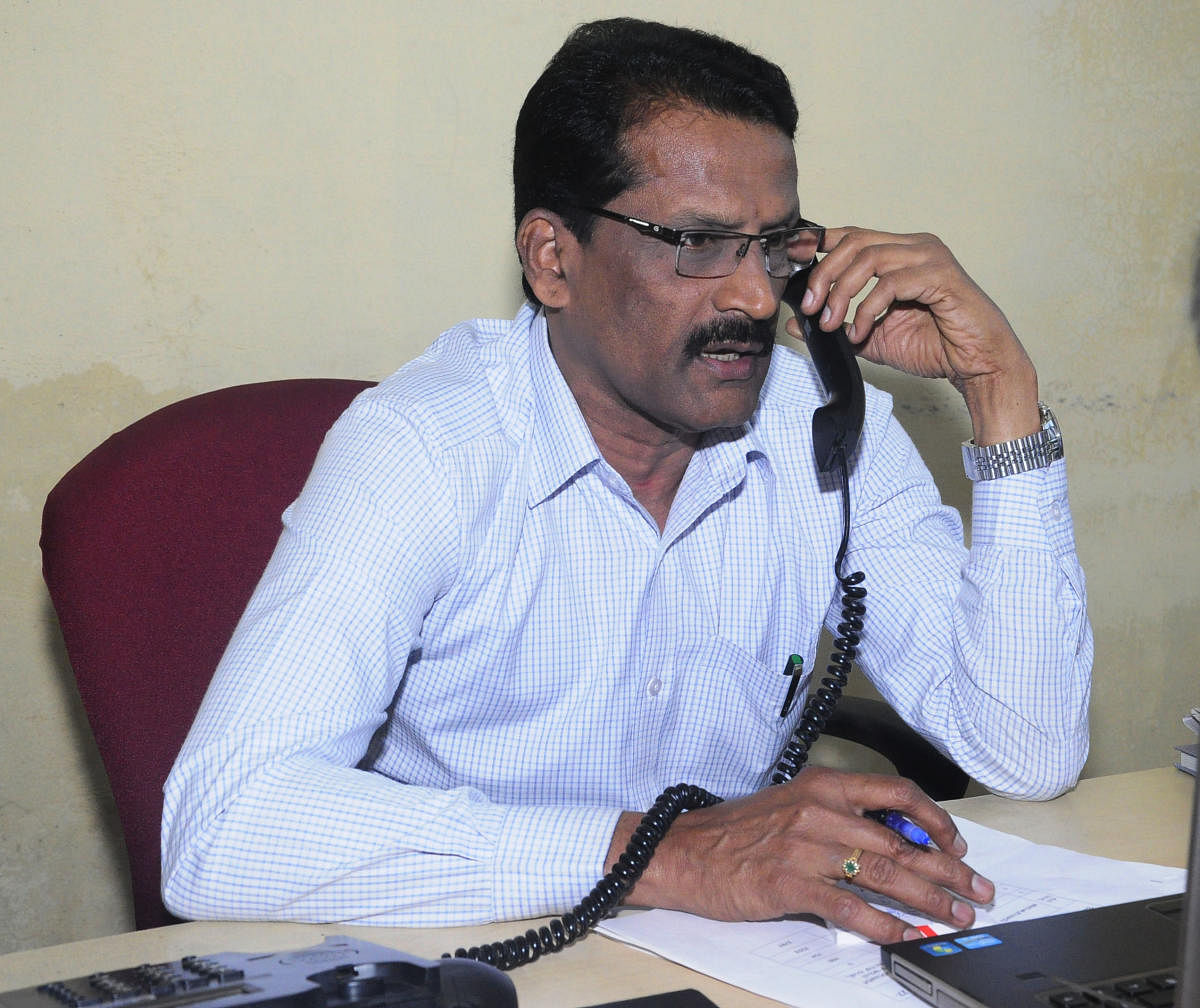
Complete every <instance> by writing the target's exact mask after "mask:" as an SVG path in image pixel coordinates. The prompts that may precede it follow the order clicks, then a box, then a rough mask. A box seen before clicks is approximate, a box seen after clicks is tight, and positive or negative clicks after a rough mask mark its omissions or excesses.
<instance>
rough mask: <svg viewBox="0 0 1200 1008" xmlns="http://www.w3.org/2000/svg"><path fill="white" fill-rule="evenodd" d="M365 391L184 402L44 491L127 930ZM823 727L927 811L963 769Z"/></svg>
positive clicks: (45, 544) (47, 547)
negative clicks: (199, 724) (255, 604)
mask: <svg viewBox="0 0 1200 1008" xmlns="http://www.w3.org/2000/svg"><path fill="white" fill-rule="evenodd" d="M369 384H370V383H369V382H363V381H349V380H339V379H320V378H313V379H295V380H291V381H275V382H264V383H262V384H256V385H240V386H236V387H234V388H227V389H221V390H219V391H216V392H209V393H206V394H204V395H198V396H195V397H193V398H191V399H184V400H183V401H182V402H177V403H175V404H173V405H171V406H167V407H164V408H163V409H161V410H158V411H157V412H156V413H152V414H150V415H149V416H147V417H145V418H144V419H142V420H139V421H137V422H136V423H134V424H132V425H131V426H129V427H127V428H126V429H125V430H123V431H121V432H120V433H118V434H114V435H113V436H112V437H111V438H109V439H108V440H107V441H105V442H104V443H103V444H102V445H100V447H98V448H96V449H95V450H94V451H93V452H92V453H91V454H89V455H88V456H87V457H86V458H84V459H83V461H82V462H80V463H79V464H78V465H76V466H75V468H73V469H72V470H71V471H70V472H69V473H67V475H66V476H64V477H63V478H62V480H60V481H59V483H58V485H57V486H55V488H54V489H53V490H52V491H51V492H50V495H49V497H48V498H47V500H46V507H45V511H44V513H43V516H42V569H43V574H44V576H45V579H46V584H47V586H48V587H49V589H50V598H51V600H52V601H53V603H54V608H55V609H56V610H57V612H58V620H59V624H60V626H61V627H62V633H63V639H64V641H65V642H66V647H67V655H68V657H69V658H70V660H71V666H72V668H73V669H74V671H75V679H76V682H77V683H78V685H79V693H80V696H81V697H82V699H83V705H84V709H85V710H86V712H87V716H88V720H89V722H90V723H91V727H92V733H93V735H94V736H95V739H96V746H97V748H98V749H99V751H100V756H101V759H102V760H103V761H104V766H105V769H106V770H107V771H108V777H109V782H110V783H111V785H112V792H113V797H114V799H115V801H116V806H117V814H118V816H119V817H120V820H121V826H122V828H123V830H124V833H125V846H126V849H127V851H128V855H129V869H130V876H131V878H132V882H133V904H134V917H135V920H136V923H137V926H138V927H139V928H148V927H157V926H159V925H162V924H169V923H172V922H173V921H174V918H173V917H172V916H171V915H170V914H169V913H168V912H167V910H166V908H165V907H164V906H163V905H162V900H161V898H160V895H159V888H160V881H161V868H160V853H159V830H160V821H161V818H162V786H163V782H164V781H165V780H166V778H167V774H168V772H169V771H170V769H171V765H172V764H173V763H174V761H175V757H176V755H177V754H178V752H179V749H180V747H181V746H182V745H183V740H184V737H185V736H186V735H187V731H188V728H189V727H190V726H191V723H192V719H193V717H194V716H195V714H196V711H197V709H198V708H199V706H200V701H201V699H202V698H203V696H204V691H205V689H206V688H207V686H208V683H209V679H210V678H211V677H212V673H213V671H214V670H215V669H216V666H217V662H218V661H219V660H220V657H221V654H222V652H223V651H224V649H225V645H226V644H227V643H228V642H229V638H230V636H231V635H232V633H233V628H234V626H235V625H236V623H237V621H238V618H239V617H240V616H241V613H242V610H243V609H244V608H245V606H246V603H247V602H248V601H249V599H250V594H251V592H252V591H253V590H254V586H255V585H256V584H257V583H258V580H259V577H260V576H261V575H262V571H263V568H264V567H266V564H267V560H268V559H269V558H270V555H271V552H272V550H273V549H274V547H275V542H276V540H277V539H278V538H279V532H280V522H279V517H280V514H281V513H282V512H283V509H284V508H285V507H286V506H287V505H288V504H289V503H291V501H292V500H293V499H294V498H295V497H296V495H297V494H298V493H299V491H300V488H301V486H302V485H303V484H304V480H305V478H306V476H307V475H308V472H309V469H310V468H311V466H312V462H313V457H314V456H315V455H316V452H317V448H318V447H319V446H320V444H321V440H322V438H323V437H324V435H325V432H326V430H328V428H329V427H330V425H331V424H332V423H333V421H334V420H335V419H336V418H337V417H338V415H339V414H340V413H341V412H342V410H343V409H345V407H346V406H347V405H348V404H349V402H350V400H351V399H352V398H353V397H354V396H355V395H357V394H358V393H359V392H360V391H361V390H362V389H364V388H367V387H368V386H369ZM826 734H829V735H834V736H837V737H839V738H845V739H849V740H851V741H854V742H857V743H859V744H861V745H865V746H867V747H868V748H871V749H873V750H875V751H877V752H879V753H881V754H882V755H883V756H884V757H886V758H887V759H888V760H890V761H891V762H892V764H893V765H894V766H896V768H897V770H898V772H899V773H901V774H902V775H904V776H907V777H912V778H913V779H914V780H916V781H917V783H918V784H920V785H921V786H922V787H923V788H924V789H925V790H926V791H927V792H928V793H929V794H930V795H932V796H933V797H934V798H937V799H939V800H941V799H945V798H961V797H962V795H963V792H964V791H965V789H966V785H967V776H966V774H964V773H963V772H962V770H960V769H959V768H958V767H957V766H955V765H954V764H953V763H951V762H950V761H949V760H947V759H946V758H945V757H944V756H942V755H941V754H940V753H939V752H937V750H935V749H934V748H933V747H932V746H931V745H929V743H928V742H926V741H925V740H924V739H922V738H921V737H920V736H919V735H917V734H916V732H914V731H913V730H912V729H911V728H909V727H908V726H907V725H906V724H904V722H902V721H901V720H900V718H899V716H898V715H897V714H896V713H895V712H894V711H893V710H892V709H891V708H890V707H888V706H887V705H886V704H884V703H882V702H881V701H878V700H867V699H863V698H860V697H854V696H847V697H843V698H842V701H841V702H840V704H839V705H838V708H837V710H836V711H835V713H834V715H833V717H832V718H831V719H830V722H829V724H828V726H827V727H826Z"/></svg>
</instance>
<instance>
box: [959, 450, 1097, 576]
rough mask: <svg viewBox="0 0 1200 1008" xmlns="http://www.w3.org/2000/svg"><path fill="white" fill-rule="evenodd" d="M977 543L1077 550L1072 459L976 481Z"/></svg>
mask: <svg viewBox="0 0 1200 1008" xmlns="http://www.w3.org/2000/svg"><path fill="white" fill-rule="evenodd" d="M971 545H972V548H975V547H979V546H993V545H995V546H1008V547H1013V546H1015V547H1018V548H1022V549H1040V550H1045V549H1050V550H1052V551H1053V552H1054V553H1055V554H1057V555H1060V556H1061V555H1062V554H1064V553H1071V552H1074V549H1075V530H1074V526H1073V524H1072V521H1071V509H1070V505H1069V503H1068V500H1067V465H1066V462H1064V461H1063V460H1062V459H1059V460H1058V461H1056V462H1052V463H1051V464H1050V465H1049V466H1047V467H1046V468H1044V469H1034V470H1032V471H1030V472H1024V473H1017V474H1015V475H1013V476H1003V477H1001V478H1000V479H994V480H985V481H981V482H979V483H975V484H974V491H973V498H972V505H971Z"/></svg>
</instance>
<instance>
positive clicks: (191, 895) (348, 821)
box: [163, 751, 617, 927]
mask: <svg viewBox="0 0 1200 1008" xmlns="http://www.w3.org/2000/svg"><path fill="white" fill-rule="evenodd" d="M208 756H212V757H216V760H210V759H208V758H206V757H208ZM220 758H221V756H220V754H218V753H217V752H216V751H214V752H212V753H211V754H196V756H195V758H194V759H192V760H190V761H189V762H186V763H184V764H182V765H181V767H180V769H179V771H178V772H177V774H175V775H173V777H172V782H171V784H170V785H169V786H168V789H167V795H166V803H165V808H164V845H163V853H164V864H163V868H164V870H163V887H164V899H165V901H166V902H167V905H168V906H169V907H170V908H171V909H172V910H173V911H174V912H176V913H178V914H180V915H181V916H185V917H198V918H236V919H269V920H304V921H319V922H334V921H356V922H359V923H369V924H383V925H389V926H426V927H430V926H448V925H461V924H471V923H482V922H485V921H491V920H499V919H514V918H523V917H532V916H538V915H541V914H547V913H561V912H563V911H564V910H566V909H569V908H570V907H571V906H572V905H574V903H575V902H576V901H578V899H579V898H580V897H581V896H582V895H583V894H584V893H586V892H587V891H588V889H590V887H591V885H592V884H594V882H595V880H596V879H597V878H598V877H599V874H600V872H601V863H600V854H601V853H602V852H603V850H604V844H605V841H606V840H607V838H608V837H609V836H610V835H611V833H612V829H613V824H614V823H615V821H616V816H617V813H616V812H615V811H614V810H608V809H598V808H587V807H578V808H576V807H548V806H505V805H501V804H497V803H493V802H490V801H487V800H486V799H485V798H484V797H483V796H482V795H481V794H480V793H478V792H477V791H474V790H472V789H467V788H459V789H452V790H448V791H442V790H439V789H434V788H421V787H414V786H409V785H402V784H398V783H397V782H395V781H392V780H389V779H388V778H386V777H383V776H382V775H379V774H375V773H371V772H367V771H362V770H356V769H354V768H352V767H337V766H332V765H330V764H328V763H325V762H322V761H318V760H314V759H311V758H300V759H295V760H292V761H289V762H288V763H286V764H277V765H274V766H272V767H270V768H269V769H267V768H264V769H261V770H258V771H252V772H251V773H249V774H248V775H244V774H240V773H238V774H225V773H223V772H221V771H217V772H216V773H215V776H214V765H215V763H216V762H217V760H219V759H220ZM230 769H232V767H230ZM227 777H228V778H229V779H226V778H227ZM234 777H237V778H239V779H240V785H235V784H234V783H233V778H234Z"/></svg>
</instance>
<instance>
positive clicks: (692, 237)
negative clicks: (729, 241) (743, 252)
mask: <svg viewBox="0 0 1200 1008" xmlns="http://www.w3.org/2000/svg"><path fill="white" fill-rule="evenodd" d="M723 237H724V236H723V235H719V234H713V233H712V232H711V231H684V232H683V233H682V234H680V236H679V245H680V247H681V248H684V249H687V251H689V252H711V251H712V250H713V249H715V248H718V247H719V246H720V245H721V239H722V238H723Z"/></svg>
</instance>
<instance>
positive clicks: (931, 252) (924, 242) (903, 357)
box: [787, 227, 1040, 444]
mask: <svg viewBox="0 0 1200 1008" xmlns="http://www.w3.org/2000/svg"><path fill="white" fill-rule="evenodd" d="M825 251H826V255H825V257H824V258H823V259H822V260H821V261H820V262H819V263H817V264H816V265H815V266H814V267H813V269H812V271H811V273H810V275H809V280H808V290H807V292H806V295H805V301H804V305H803V308H804V310H805V312H806V313H808V314H814V313H816V312H817V311H818V308H821V309H822V310H821V311H820V314H819V317H818V320H817V324H818V326H819V327H820V328H821V329H822V330H824V331H826V332H829V331H831V330H833V329H835V328H837V326H839V325H841V324H843V323H844V322H845V321H846V320H847V315H848V313H849V310H850V303H851V302H852V301H853V300H854V299H855V298H856V297H858V296H859V295H860V294H863V292H864V291H866V293H865V294H864V295H863V298H862V301H861V302H860V303H859V305H858V307H857V309H856V310H855V312H854V316H853V319H852V320H851V322H850V324H849V325H848V326H847V336H848V337H849V339H850V342H851V344H852V345H854V346H855V350H856V352H857V353H858V354H859V355H860V356H861V357H862V358H863V359H864V360H869V361H872V362H875V363H878V364H885V365H887V366H888V367H893V368H896V369H897V370H900V371H904V372H906V373H908V374H913V375H919V376H922V377H927V378H947V379H949V380H950V382H951V383H952V384H953V385H954V387H955V388H957V389H958V390H959V392H960V393H962V395H963V398H964V399H965V400H966V403H967V408H968V410H969V411H970V413H971V420H972V423H973V426H974V429H975V441H976V443H977V444H995V443H997V442H1000V441H1007V440H1010V439H1012V438H1016V437H1021V436H1024V435H1026V434H1030V433H1033V432H1034V431H1036V430H1037V429H1038V428H1039V426H1040V419H1039V415H1038V410H1037V374H1036V372H1035V370H1034V367H1033V363H1032V361H1030V359H1029V356H1028V354H1026V352H1025V348H1024V347H1023V346H1022V345H1021V341H1020V340H1019V339H1018V338H1017V335H1016V333H1015V332H1013V329H1012V326H1010V325H1009V323H1008V319H1007V318H1005V316H1004V313H1003V312H1002V311H1001V310H1000V309H999V308H998V307H997V306H996V304H995V302H993V301H992V299H991V298H989V297H988V296H987V294H985V293H984V292H983V290H981V289H980V287H979V286H978V285H977V284H976V283H975V281H974V280H972V279H971V278H970V277H969V276H968V275H967V274H966V272H965V271H964V270H963V268H962V267H961V266H960V265H959V264H958V261H957V260H956V259H955V258H954V256H953V255H952V254H951V252H950V250H949V249H948V248H947V247H946V246H945V245H944V244H943V243H942V242H941V241H940V240H939V239H938V238H936V237H935V236H933V235H929V234H913V235H895V234H887V233H884V232H880V231H869V230H865V229H862V228H852V227H848V228H830V229H828V230H827V231H826V234H825ZM872 280H874V281H875V283H874V286H873V287H871V288H870V290H867V288H868V286H869V285H870V284H871V282H872ZM822 306H823V307H822ZM787 331H788V332H789V333H790V334H791V335H792V336H795V337H799V336H800V335H801V332H800V328H799V326H798V324H797V323H796V321H795V320H794V319H793V320H789V321H788V324H787Z"/></svg>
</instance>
